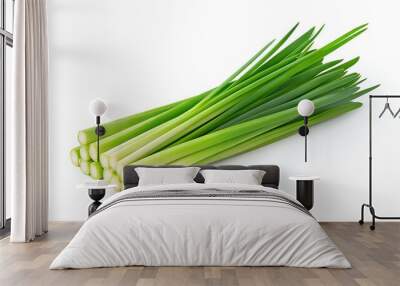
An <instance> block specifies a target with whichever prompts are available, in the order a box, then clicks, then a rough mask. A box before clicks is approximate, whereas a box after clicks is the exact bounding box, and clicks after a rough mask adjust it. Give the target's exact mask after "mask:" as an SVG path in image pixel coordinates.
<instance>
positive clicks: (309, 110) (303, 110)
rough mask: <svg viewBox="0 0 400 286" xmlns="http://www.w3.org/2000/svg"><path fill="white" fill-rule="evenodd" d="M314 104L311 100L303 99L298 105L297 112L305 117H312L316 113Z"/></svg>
mask: <svg viewBox="0 0 400 286" xmlns="http://www.w3.org/2000/svg"><path fill="white" fill-rule="evenodd" d="M314 109H315V106H314V103H313V102H312V101H311V100H309V99H303V100H301V101H300V102H299V104H298V105H297V111H298V112H299V114H300V115H301V116H303V117H308V116H311V115H312V114H313V113H314Z"/></svg>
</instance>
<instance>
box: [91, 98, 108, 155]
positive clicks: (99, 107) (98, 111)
mask: <svg viewBox="0 0 400 286" xmlns="http://www.w3.org/2000/svg"><path fill="white" fill-rule="evenodd" d="M89 110H90V112H91V113H92V114H93V115H94V116H96V125H97V126H96V129H95V130H94V132H95V133H96V135H97V162H100V136H103V135H104V134H105V133H106V129H105V128H104V127H103V126H101V125H100V117H101V116H102V115H103V114H104V113H105V112H106V110H107V105H106V104H105V103H104V101H102V100H101V99H98V98H96V99H94V100H92V101H91V102H90V104H89Z"/></svg>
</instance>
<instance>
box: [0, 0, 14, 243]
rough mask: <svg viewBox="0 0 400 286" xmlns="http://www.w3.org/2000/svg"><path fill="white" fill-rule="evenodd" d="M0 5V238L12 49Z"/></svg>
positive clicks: (4, 224) (6, 227) (4, 228)
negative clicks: (7, 90) (8, 76)
mask: <svg viewBox="0 0 400 286" xmlns="http://www.w3.org/2000/svg"><path fill="white" fill-rule="evenodd" d="M0 1H1V3H0V5H1V21H0V63H1V66H0V118H1V122H0V237H1V236H3V235H5V234H7V233H9V231H10V222H11V221H10V219H7V218H6V188H5V179H6V178H5V154H6V152H5V131H6V117H5V103H6V65H7V63H6V59H7V57H6V50H7V46H9V47H11V48H12V47H13V41H14V36H13V33H11V32H9V31H7V28H6V20H7V16H9V17H10V15H7V10H6V0H0ZM11 1H12V5H13V8H12V14H13V15H11V17H12V18H13V19H14V6H15V1H14V0H11Z"/></svg>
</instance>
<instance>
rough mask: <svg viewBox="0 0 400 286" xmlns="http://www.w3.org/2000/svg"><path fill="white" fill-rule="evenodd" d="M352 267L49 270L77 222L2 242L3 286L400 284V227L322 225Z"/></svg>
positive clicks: (0, 266)
mask: <svg viewBox="0 0 400 286" xmlns="http://www.w3.org/2000/svg"><path fill="white" fill-rule="evenodd" d="M322 226H323V228H324V229H325V230H326V231H327V232H328V234H329V235H330V237H331V238H332V239H333V240H334V241H335V242H336V244H337V245H338V246H339V248H340V249H341V250H342V251H343V252H344V254H345V255H346V256H347V258H348V259H349V260H350V262H351V263H352V265H353V268H352V269H349V270H341V269H303V268H288V267H123V268H101V269H87V270H51V271H50V270H48V267H49V264H50V262H51V261H52V260H53V259H54V257H55V256H56V255H57V254H58V253H59V252H60V251H61V249H62V248H63V247H64V246H65V245H66V244H67V242H68V241H69V240H70V239H71V238H72V236H73V235H74V233H75V232H76V231H77V230H78V228H79V227H80V224H79V223H52V224H51V225H50V231H49V233H48V234H47V235H46V236H45V237H43V238H41V239H39V240H37V241H35V242H33V243H28V244H10V243H9V242H8V238H6V239H3V240H2V241H0V285H1V286H9V285H10V286H18V285H29V286H34V285H40V286H45V285H52V286H62V285H68V286H75V285H85V286H86V285H96V286H99V285H140V286H148V285H149V286H150V285H167V286H179V285H227V286H234V285H243V286H244V285H245V286H247V285H256V286H261V285H290V286H292V285H346V286H351V285H383V286H390V285H396V286H398V285H400V223H379V224H378V225H377V229H376V230H375V232H372V231H370V230H369V229H368V226H367V225H364V226H360V225H358V224H357V223H323V224H322Z"/></svg>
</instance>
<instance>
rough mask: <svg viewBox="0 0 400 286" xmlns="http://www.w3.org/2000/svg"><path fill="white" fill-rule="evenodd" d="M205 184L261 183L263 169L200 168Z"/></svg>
mask: <svg viewBox="0 0 400 286" xmlns="http://www.w3.org/2000/svg"><path fill="white" fill-rule="evenodd" d="M200 174H201V175H202V176H203V177H204V183H205V184H244V185H261V182H262V179H263V177H264V175H265V171H261V170H202V171H201V172H200Z"/></svg>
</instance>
